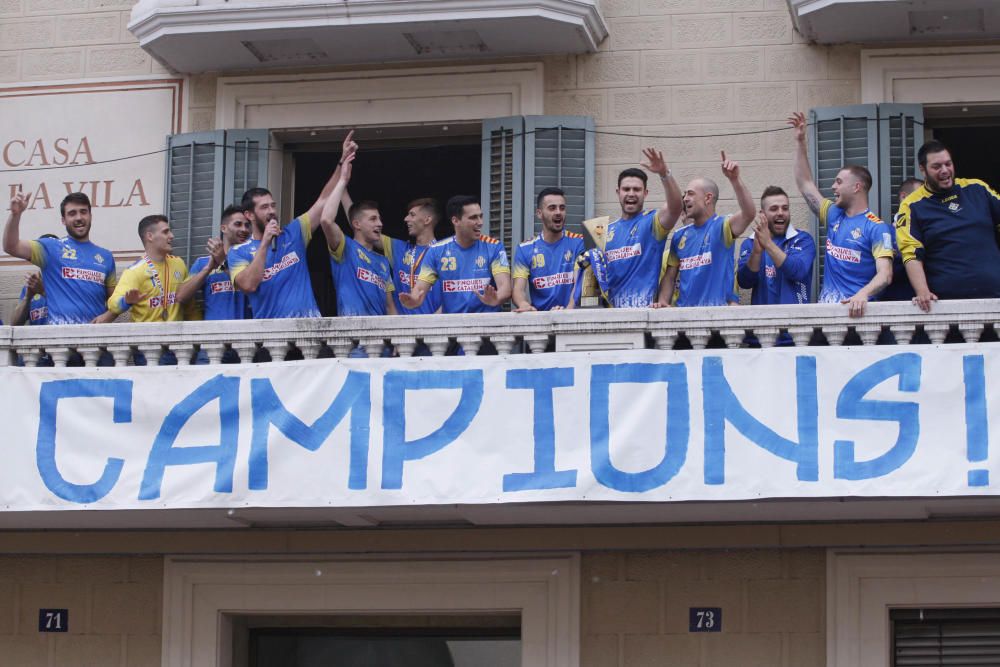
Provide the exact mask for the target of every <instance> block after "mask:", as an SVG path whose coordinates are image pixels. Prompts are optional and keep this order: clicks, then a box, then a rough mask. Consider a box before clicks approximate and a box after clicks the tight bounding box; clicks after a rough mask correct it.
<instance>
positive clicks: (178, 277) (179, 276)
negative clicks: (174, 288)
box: [174, 271, 181, 280]
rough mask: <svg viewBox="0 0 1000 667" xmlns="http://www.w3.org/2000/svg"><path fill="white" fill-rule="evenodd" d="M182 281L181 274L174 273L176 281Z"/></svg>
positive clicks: (178, 272)
mask: <svg viewBox="0 0 1000 667" xmlns="http://www.w3.org/2000/svg"><path fill="white" fill-rule="evenodd" d="M180 279H181V272H180V271H174V280H180Z"/></svg>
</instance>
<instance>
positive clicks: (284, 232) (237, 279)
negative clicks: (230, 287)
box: [227, 132, 357, 319]
mask: <svg viewBox="0 0 1000 667" xmlns="http://www.w3.org/2000/svg"><path fill="white" fill-rule="evenodd" d="M353 136H354V133H353V132H351V133H349V134H348V135H347V138H346V139H345V140H344V152H343V155H342V157H341V161H340V162H339V163H338V164H337V168H336V169H335V170H334V172H333V175H332V176H331V177H330V180H329V181H327V183H326V185H325V186H324V187H323V190H322V192H320V195H319V197H318V198H317V199H316V201H315V203H313V205H312V207H311V208H310V209H309V210H308V211H307V212H306V213H304V214H302V215H300V216H299V217H297V218H295V219H294V220H292V222H290V223H289V224H288V226H286V227H285V228H284V229H282V228H281V225H280V224H279V223H278V205H277V203H276V202H275V201H274V197H273V196H272V195H271V193H270V192H269V191H268V190H266V189H264V188H253V189H250V190H247V191H246V192H245V193H244V194H243V200H242V202H241V204H242V206H243V208H244V210H245V211H246V212H247V217H249V218H250V221H251V223H253V238H252V239H251V240H249V241H247V242H246V243H243V244H240V245H238V246H236V247H235V248H233V249H231V250H230V251H229V255H228V259H227V261H228V263H229V275H230V276H231V278H232V280H233V283H234V284H235V285H236V288H237V289H239V290H240V291H241V292H244V293H245V294H247V295H248V298H249V299H250V310H251V311H253V317H254V319H270V318H286V317H319V316H320V312H319V308H318V307H317V306H316V297H315V296H313V291H312V284H311V283H310V281H309V268H308V266H307V265H306V246H307V245H309V240H310V239H311V238H312V235H313V233H314V232H315V231H316V229H317V228H318V227H319V220H320V214H321V213H322V211H323V205H324V204H325V203H326V200H327V198H328V197H329V196H330V194H331V193H332V192H333V189H334V187H335V186H336V184H337V183H338V182H339V180H340V172H341V168H342V165H343V160H344V158H346V157H347V156H349V155H351V154H353V153H354V151H355V150H357V144H355V143H354V141H353ZM272 240H273V242H272Z"/></svg>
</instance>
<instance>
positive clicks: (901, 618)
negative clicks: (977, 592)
mask: <svg viewBox="0 0 1000 667" xmlns="http://www.w3.org/2000/svg"><path fill="white" fill-rule="evenodd" d="M890 618H891V620H892V634H893V662H892V664H893V667H917V666H918V665H919V666H920V667H944V666H945V665H947V666H949V667H973V666H974V665H975V666H980V665H983V666H985V665H1000V609H893V610H891V612H890Z"/></svg>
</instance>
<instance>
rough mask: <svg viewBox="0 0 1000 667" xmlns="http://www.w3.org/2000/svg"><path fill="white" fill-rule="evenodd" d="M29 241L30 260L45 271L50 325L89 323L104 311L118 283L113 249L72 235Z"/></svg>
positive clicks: (43, 279) (44, 282)
mask: <svg viewBox="0 0 1000 667" xmlns="http://www.w3.org/2000/svg"><path fill="white" fill-rule="evenodd" d="M29 243H30V244H31V263H32V264H34V265H35V266H37V267H38V268H40V269H41V270H42V284H43V285H45V296H46V299H47V301H48V309H49V323H50V324H86V323H88V322H90V321H91V320H93V319H94V318H95V317H97V316H98V315H100V314H102V313H103V312H104V302H105V301H107V299H108V290H109V289H113V288H114V286H115V284H116V282H117V277H116V274H115V259H114V257H113V256H112V255H111V251H110V250H106V249H105V248H102V247H100V246H98V245H94V244H93V243H90V242H89V241H87V242H85V243H81V242H80V241H77V240H76V239H74V238H72V237H69V236H67V237H66V238H62V239H50V238H44V239H38V240H37V241H29Z"/></svg>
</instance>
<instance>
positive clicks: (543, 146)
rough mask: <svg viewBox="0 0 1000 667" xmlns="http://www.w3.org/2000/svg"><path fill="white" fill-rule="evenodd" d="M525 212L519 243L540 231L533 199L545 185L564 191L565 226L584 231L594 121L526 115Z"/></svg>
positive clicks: (590, 208) (590, 205) (589, 211)
mask: <svg viewBox="0 0 1000 667" xmlns="http://www.w3.org/2000/svg"><path fill="white" fill-rule="evenodd" d="M524 121H525V128H524V129H525V138H524V154H525V165H524V192H525V196H524V214H523V224H522V228H521V234H520V238H515V239H514V242H515V243H518V242H520V241H522V240H524V239H528V238H531V237H532V236H533V235H534V234H536V233H537V232H538V231H539V224H540V223H539V222H538V220H537V218H536V217H535V200H536V198H537V197H538V193H539V192H541V191H542V190H544V189H545V188H552V187H555V188H562V190H563V191H565V193H566V227H567V229H569V230H571V231H574V232H578V233H580V234H582V233H583V224H582V223H583V221H584V220H586V219H587V218H590V217H592V216H593V214H594V120H593V119H592V118H588V117H585V116H526V117H525V119H524Z"/></svg>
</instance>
